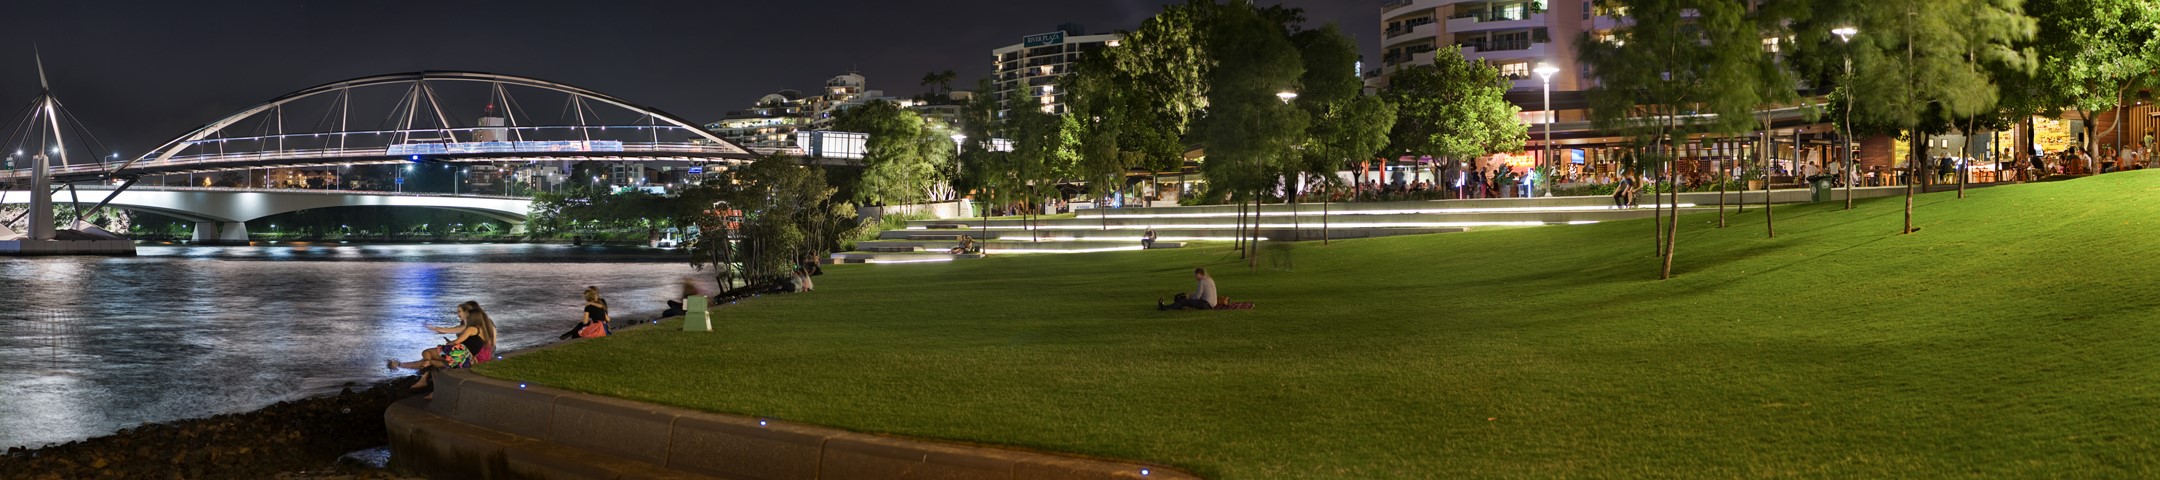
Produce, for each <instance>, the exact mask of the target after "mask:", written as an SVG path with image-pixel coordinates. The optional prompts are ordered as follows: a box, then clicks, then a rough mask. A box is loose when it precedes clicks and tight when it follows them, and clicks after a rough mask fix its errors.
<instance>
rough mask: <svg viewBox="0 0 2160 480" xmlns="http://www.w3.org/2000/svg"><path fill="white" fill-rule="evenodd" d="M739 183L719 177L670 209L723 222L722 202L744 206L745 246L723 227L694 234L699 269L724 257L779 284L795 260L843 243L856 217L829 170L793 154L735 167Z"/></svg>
mask: <svg viewBox="0 0 2160 480" xmlns="http://www.w3.org/2000/svg"><path fill="white" fill-rule="evenodd" d="M732 173H733V175H734V179H735V180H736V181H735V182H712V183H708V184H704V185H699V186H697V187H695V188H692V189H689V190H687V191H685V192H684V193H683V194H681V195H678V196H676V197H674V198H673V199H672V201H671V202H669V204H668V205H669V206H668V207H664V208H665V209H666V210H668V211H671V212H676V213H677V214H680V215H686V216H690V217H692V218H696V219H699V220H701V221H697V222H696V223H698V224H700V225H709V226H710V225H720V224H722V223H724V221H725V220H724V219H718V221H716V219H713V218H711V217H712V216H715V215H719V214H722V213H724V212H721V211H718V210H717V209H716V208H715V207H716V206H718V205H720V204H721V203H720V202H725V205H726V206H728V207H729V208H732V209H735V210H741V211H742V212H743V217H744V218H743V222H742V223H741V225H740V226H741V228H740V230H739V231H738V232H739V234H740V235H741V239H740V244H739V246H737V245H735V242H734V241H733V240H731V239H728V238H725V236H723V235H720V234H721V233H724V231H725V230H724V229H715V230H704V229H700V231H699V232H700V233H699V234H698V235H697V236H694V237H692V238H690V241H689V242H688V244H689V245H690V248H689V249H688V250H689V252H690V255H691V263H692V264H693V265H696V266H698V267H700V268H702V267H707V266H721V264H722V263H727V264H736V263H739V264H741V265H742V266H743V268H742V276H743V278H745V279H748V280H750V281H751V282H753V283H756V282H771V283H778V282H780V281H782V279H784V278H785V277H786V276H787V275H788V272H789V269H790V268H792V266H793V265H794V264H795V262H796V261H798V260H801V259H803V258H804V257H814V256H819V255H823V254H825V253H827V252H830V251H832V250H833V249H835V248H837V247H838V246H839V241H840V234H841V233H842V232H844V231H846V230H847V226H848V225H847V224H848V222H850V221H852V220H853V219H854V216H855V211H854V206H853V205H849V204H847V203H842V202H834V201H833V199H832V197H833V194H834V193H836V192H837V191H838V190H837V189H835V188H833V187H832V186H830V185H827V184H826V183H825V182H826V180H825V172H824V170H822V169H817V168H810V167H805V166H802V165H801V164H800V163H799V162H796V161H792V160H791V159H786V158H768V159H766V160H764V161H759V162H753V163H751V164H749V165H748V166H745V167H743V168H742V169H741V170H737V171H734V172H732Z"/></svg>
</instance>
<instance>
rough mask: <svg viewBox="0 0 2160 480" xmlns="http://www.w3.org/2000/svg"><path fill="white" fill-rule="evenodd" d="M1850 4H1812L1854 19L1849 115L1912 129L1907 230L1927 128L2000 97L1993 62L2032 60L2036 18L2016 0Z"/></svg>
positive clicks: (2017, 65) (1979, 110) (2019, 65)
mask: <svg viewBox="0 0 2160 480" xmlns="http://www.w3.org/2000/svg"><path fill="white" fill-rule="evenodd" d="M1849 7H1850V9H1849V10H1847V11H1834V10H1832V11H1821V10H1818V11H1815V12H1811V13H1812V14H1814V15H1818V16H1820V18H1831V19H1838V20H1840V21H1849V22H1851V23H1854V24H1856V26H1857V27H1858V28H1859V29H1860V34H1859V35H1858V36H1855V37H1853V40H1852V49H1853V51H1852V55H1853V70H1854V72H1855V74H1854V77H1853V79H1852V89H1851V90H1852V92H1853V95H1852V115H1853V120H1854V122H1855V123H1868V124H1876V125H1884V126H1891V127H1896V128H1899V129H1902V130H1904V131H1906V132H1908V133H1909V135H1908V137H1909V138H1910V143H1911V144H1912V145H1913V148H1912V149H1911V156H1910V157H1909V158H1908V159H1907V160H1906V168H1907V171H1908V172H1912V174H1911V177H1912V180H1913V181H1912V182H1907V183H1906V190H1905V228H1904V230H1903V232H1904V233H1912V232H1913V227H1912V202H1913V200H1912V198H1913V195H1914V194H1915V193H1916V188H1917V187H1916V186H1915V185H1914V184H1916V183H1919V180H1920V177H1921V176H1922V175H1920V170H1918V169H1919V167H1920V166H1921V165H1923V164H1924V163H1925V161H1926V158H1927V154H1926V152H1927V148H1926V147H1925V145H1926V144H1927V136H1928V135H1929V134H1931V133H1938V132H1943V131H1947V130H1948V129H1949V128H1950V123H1951V120H1952V119H1953V118H1956V117H1972V116H1978V115H1981V114H1983V113H1984V112H1989V111H1992V110H1993V109H1994V108H1995V105H1996V103H1997V101H1998V99H1999V96H1998V93H1999V92H1998V90H1997V87H1996V83H1995V76H1994V75H1991V74H1990V69H1991V68H1994V67H1992V66H1995V65H2002V66H2008V67H2010V68H2012V69H2026V68H2030V67H2029V64H2030V58H2029V57H2030V53H2029V52H2024V51H2020V50H2018V49H2016V47H2015V45H2016V44H2017V42H2019V41H2022V40H2024V39H2027V38H2030V37H2031V36H2032V34H2033V31H2034V24H2033V20H2032V19H2030V18H2027V17H2025V16H2024V15H2022V14H2021V13H2020V12H2019V10H2018V5H2017V2H2016V1H2015V0H1876V1H1870V2H1865V3H1855V4H1851V5H1849Z"/></svg>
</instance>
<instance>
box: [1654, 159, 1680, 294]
mask: <svg viewBox="0 0 2160 480" xmlns="http://www.w3.org/2000/svg"><path fill="white" fill-rule="evenodd" d="M1674 150H1678V148H1677V146H1676V148H1674ZM1678 163H1679V162H1678V158H1677V157H1667V158H1666V159H1665V164H1666V167H1665V176H1666V177H1668V178H1672V179H1673V185H1674V186H1675V187H1676V188H1673V189H1672V202H1673V203H1672V205H1673V209H1672V212H1673V215H1672V221H1671V222H1668V223H1667V224H1666V226H1665V228H1666V229H1667V230H1666V231H1665V268H1664V269H1663V270H1661V271H1660V273H1659V274H1658V279H1660V280H1667V279H1671V278H1672V264H1673V257H1674V256H1675V254H1674V249H1675V248H1677V247H1679V246H1680V189H1679V188H1677V187H1678V186H1679V184H1680V182H1679V178H1678V176H1677V175H1679V173H1680V171H1679V165H1678Z"/></svg>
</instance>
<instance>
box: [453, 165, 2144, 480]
mask: <svg viewBox="0 0 2160 480" xmlns="http://www.w3.org/2000/svg"><path fill="white" fill-rule="evenodd" d="M1955 195H1956V194H1955V193H1946V194H1932V195H1925V196H1922V197H1921V198H1920V199H1919V200H1918V205H1919V207H1918V210H1917V218H1918V223H1919V225H1921V226H1922V227H1923V230H1921V231H1920V232H1918V233H1916V234H1913V235H1909V236H1900V235H1898V234H1897V233H1898V229H1899V227H1900V215H1901V214H1900V207H1901V206H1902V205H1903V199H1902V198H1890V199H1882V200H1878V201H1870V202H1863V203H1862V204H1861V207H1860V209H1859V210H1858V211H1851V212H1847V211H1842V210H1841V208H1842V207H1843V205H1829V204H1824V205H1810V206H1795V207H1781V208H1779V209H1778V210H1777V214H1778V215H1777V227H1778V237H1777V238H1776V239H1774V240H1772V239H1765V238H1764V235H1763V224H1762V223H1763V218H1762V212H1761V210H1760V207H1759V206H1754V207H1750V208H1749V209H1748V210H1747V213H1746V214H1745V215H1739V216H1736V217H1735V222H1734V224H1733V226H1732V227H1731V228H1726V229H1722V230H1721V229H1716V228H1715V221H1716V216H1715V214H1702V215H1694V216H1690V217H1686V224H1685V225H1684V226H1683V227H1682V233H1681V239H1680V246H1679V252H1680V257H1679V261H1678V263H1677V267H1676V274H1677V275H1678V276H1677V278H1675V279H1673V280H1670V281H1657V280H1654V278H1655V273H1656V271H1655V263H1656V260H1655V257H1654V256H1653V254H1652V253H1653V252H1652V250H1651V249H1652V246H1651V242H1650V235H1649V234H1650V224H1649V222H1648V221H1647V220H1645V221H1638V222H1617V223H1606V224H1599V225H1586V226H1572V227H1550V228H1535V229H1513V230H1500V231H1484V232H1473V233H1467V234H1453V235H1437V236H1420V237H1395V238H1383V239H1372V240H1356V241H1342V242H1336V243H1335V244H1333V245H1329V246H1322V245H1320V244H1318V243H1308V244H1296V245H1287V244H1273V245H1269V246H1268V252H1267V254H1266V256H1264V257H1263V259H1262V267H1261V268H1260V269H1258V270H1248V269H1246V268H1244V267H1243V266H1242V262H1241V261H1239V260H1237V259H1236V257H1235V255H1234V254H1233V253H1232V252H1231V250H1230V248H1229V247H1228V246H1226V245H1197V246H1194V247H1189V248H1184V249H1176V250H1155V251H1147V252H1128V253H1107V254H1088V255H1061V256H1025V257H1018V256H1013V257H996V258H990V259H986V260H982V261H969V262H954V263H951V264H930V265H868V266H842V267H833V268H830V269H828V270H827V272H829V273H828V274H827V275H825V276H823V277H820V278H819V279H818V287H819V290H818V292H816V293H812V294H807V295H781V296H766V297H762V298H757V299H754V300H752V301H746V302H744V303H742V304H741V305H734V306H729V307H726V308H724V309H723V311H722V315H721V318H722V319H721V320H720V321H718V322H716V323H717V328H718V329H719V331H718V332H717V333H710V334H693V333H682V332H677V331H669V330H666V329H640V330H637V331H631V332H627V333H625V334H623V335H620V336H619V337H615V338H610V339H607V340H604V341H597V342H586V343H582V344H578V345H574V346H570V347H568V348H558V349H553V350H548V351H543V352H537V353H534V354H532V355H527V356H523V357H519V358H515V359H511V360H508V361H504V362H499V363H493V364H489V365H487V366H485V367H482V368H481V372H482V373H485V374H487V375H492V376H497V377H503V378H511V379H517V380H522V381H530V382H535V383H538V384H544V385H551V386H557V387H562V388H567V389H572V390H580V391H587V392H596V393H601V394H607V395H614V396H620V397H625V398H631V399H637V400H644V401H651V402H657V403H663V404H670V405H678V406H685V407H691V408H698V409H704V410H711V411H718V412H730V413H740V414H749V415H757V416H764V417H772V418H778V419H785V420H790V421H797V422H805V423H811V424H820V425H829V426H835V427H840V428H846V429H851V430H859V431H869V432H888V433H895V434H904V435H913V436H920V437H932V438H943V439H955V440H963V441H972V442H983V443H994V444H1005V445H1015V446H1020V447H1025V448H1036V449H1047V450H1058V451H1068V452H1078V453H1083V454H1089V455H1097V456H1105V457H1116V458H1128V459H1139V460H1145V461H1151V462H1159V463H1165V464H1170V465H1175V466H1178V467H1182V468H1185V469H1188V470H1191V471H1193V472H1196V473H1199V474H1202V475H1205V476H1208V477H1212V478H1222V479H1257V478H1358V479H1365V478H1436V477H1515V478H1552V477H1644V476H1678V477H1848V478H1852V477H1858V478H1897V477H1996V478H2002V477H2027V478H2029V477H2057V476H2068V477H2118V478H2127V477H2145V478H2151V477H2154V476H2155V475H2160V455H2156V454H2155V453H2154V451H2155V449H2156V448H2160V286H2156V282H2155V279H2156V278H2160V248H2156V247H2160V240H2156V239H2155V236H2156V235H2160V222H2156V219H2160V172H2136V173H2124V174H2111V175H2107V176H2103V177H2096V178H2090V179H2084V180H2076V181H2067V182H2053V183H2044V184H2033V185H2024V186H2014V187H1999V188H1989V189H1976V190H1973V191H1971V192H1970V193H1969V194H1968V198H1966V199H1963V200H1959V199H1957V198H1955ZM1194 266H1206V267H1209V269H1210V270H1211V271H1214V272H1217V277H1218V279H1219V281H1220V282H1221V285H1222V290H1223V292H1224V293H1225V294H1227V295H1229V296H1231V297H1232V298H1234V299H1238V300H1241V301H1255V302H1259V303H1260V308H1259V309H1258V310H1255V311H1245V312H1156V311H1154V310H1153V308H1152V306H1153V303H1154V301H1155V299H1156V298H1157V297H1160V296H1164V295H1168V294H1170V293H1172V292H1174V291H1180V290H1190V289H1191V287H1192V285H1191V284H1192V281H1191V280H1190V271H1191V269H1192V268H1193V267H1194ZM1291 267H1294V269H1293V268H1291ZM667 326H668V327H670V328H673V325H667Z"/></svg>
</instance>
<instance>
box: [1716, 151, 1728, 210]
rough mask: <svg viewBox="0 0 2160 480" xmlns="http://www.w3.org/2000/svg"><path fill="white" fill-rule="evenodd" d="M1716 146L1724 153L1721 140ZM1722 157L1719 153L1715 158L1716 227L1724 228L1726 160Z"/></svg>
mask: <svg viewBox="0 0 2160 480" xmlns="http://www.w3.org/2000/svg"><path fill="white" fill-rule="evenodd" d="M1718 146H1719V147H1721V148H1718V149H1717V150H1718V153H1721V154H1722V153H1725V151H1724V150H1725V149H1724V148H1722V147H1724V146H1725V144H1724V143H1722V142H1721V143H1718ZM1724 158H1725V157H1724V156H1723V155H1719V156H1718V160H1717V162H1718V168H1717V228H1725V183H1726V181H1725V178H1726V177H1725V164H1726V163H1727V162H1726V161H1725V160H1724Z"/></svg>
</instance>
